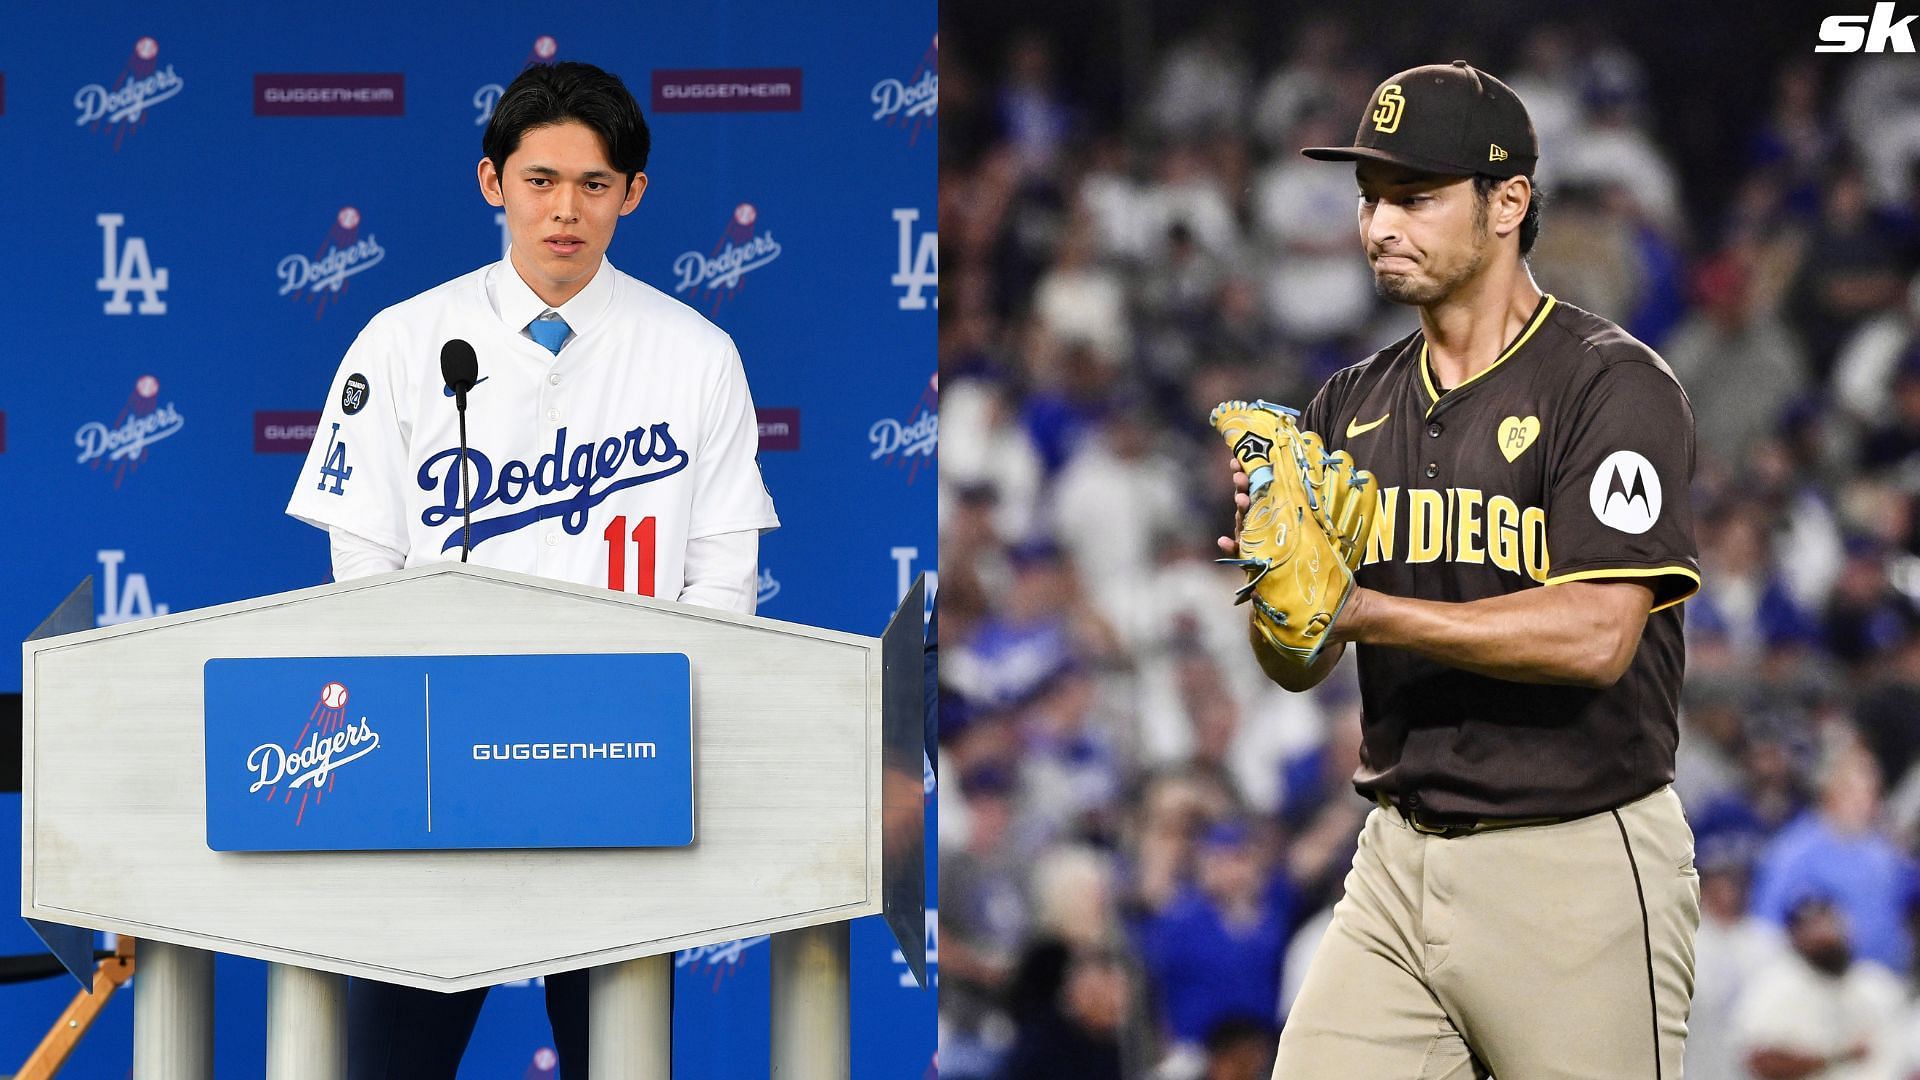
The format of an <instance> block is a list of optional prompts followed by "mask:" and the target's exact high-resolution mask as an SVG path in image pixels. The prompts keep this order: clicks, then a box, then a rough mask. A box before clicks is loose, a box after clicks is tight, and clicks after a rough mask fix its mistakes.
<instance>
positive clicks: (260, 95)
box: [253, 71, 407, 116]
mask: <svg viewBox="0 0 1920 1080" xmlns="http://www.w3.org/2000/svg"><path fill="white" fill-rule="evenodd" d="M406 113H407V77H406V76H405V75H403V74H401V73H399V72H397V71H395V72H364V73H357V74H356V73H337V74H294V75H288V74H260V75H255V76H254V77H253V115H255V116H405V115H406Z"/></svg>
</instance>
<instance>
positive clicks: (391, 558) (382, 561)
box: [327, 529, 407, 581]
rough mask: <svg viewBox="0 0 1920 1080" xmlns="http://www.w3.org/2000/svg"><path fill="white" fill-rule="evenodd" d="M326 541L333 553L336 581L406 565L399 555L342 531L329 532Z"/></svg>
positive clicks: (405, 558) (329, 530) (387, 548)
mask: <svg viewBox="0 0 1920 1080" xmlns="http://www.w3.org/2000/svg"><path fill="white" fill-rule="evenodd" d="M327 539H328V541H329V543H328V546H329V547H330V548H331V550H332V556H333V580H335V581H352V580H353V579H354V578H362V577H370V576H372V575H374V574H384V573H386V572H387V571H389V570H398V569H400V568H401V567H402V566H405V565H406V563H407V557H406V555H404V554H402V553H401V552H398V551H395V550H393V549H392V548H390V547H387V546H385V545H383V544H376V543H374V542H373V541H371V540H369V539H367V538H366V537H364V536H360V535H358V534H357V533H350V532H348V531H346V530H345V529H328V530H327Z"/></svg>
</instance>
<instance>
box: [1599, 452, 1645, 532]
mask: <svg viewBox="0 0 1920 1080" xmlns="http://www.w3.org/2000/svg"><path fill="white" fill-rule="evenodd" d="M1587 502H1588V503H1589V505H1591V506H1592V507H1593V516H1594V517H1597V518H1599V519H1600V523H1601V524H1602V525H1605V526H1607V527H1609V528H1613V529H1618V530H1620V531H1621V532H1624V533H1633V534H1635V535H1638V534H1640V533H1643V532H1646V531H1647V530H1648V529H1651V528H1653V523H1654V522H1656V521H1659V520H1660V474H1659V473H1657V472H1655V471H1654V468H1653V463H1652V462H1650V461H1648V460H1647V459H1646V458H1644V457H1642V456H1640V455H1639V454H1637V453H1634V452H1633V451H1632V450H1615V451H1614V452H1613V453H1611V454H1608V455H1607V459H1606V460H1605V461H1602V462H1601V463H1600V467H1599V468H1598V469H1595V470H1594V473H1593V482H1592V483H1591V484H1589V485H1588V487H1587Z"/></svg>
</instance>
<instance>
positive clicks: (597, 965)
mask: <svg viewBox="0 0 1920 1080" xmlns="http://www.w3.org/2000/svg"><path fill="white" fill-rule="evenodd" d="M922 588H923V584H920V583H916V585H915V586H914V588H913V590H912V592H911V594H910V595H909V596H908V597H907V598H906V599H905V601H904V602H903V603H902V605H901V607H900V609H899V611H897V612H896V613H895V615H894V617H893V619H892V622H891V624H890V625H889V626H888V628H887V630H886V632H885V633H884V634H883V635H882V636H881V637H863V636H860V635H856V634H848V633H841V632H837V631H832V630H825V629H821V628H818V627H812V626H803V625H798V624H794V623H785V622H779V621H776V620H772V619H765V618H757V617H751V616H741V615H734V614H730V613H726V612H719V611H713V610H709V609H705V608H696V607H689V606H686V605H682V604H677V603H671V602H667V601H661V600H652V599H647V598H641V597H634V596H627V595H622V594H619V593H615V592H611V591H607V590H602V589H594V588H587V587H583V586H577V585H571V584H566V583H562V582H555V581H550V580H547V579H544V578H536V577H531V576H528V575H524V574H517V573H511V572H508V571H502V570H495V569H488V568H482V567H477V566H472V565H463V564H460V563H452V562H448V563H436V564H433V565H430V566H422V567H415V568H412V569H409V570H401V571H397V572H394V573H390V574H383V575H380V576H376V577H369V578H362V579H359V580H355V581H350V582H345V583H341V584H334V585H326V586H321V587H318V588H312V589H302V590H298V591H295V592H288V593H281V594H277V595H274V596H266V597H261V598H259V599H254V600H246V601H241V602H238V603H233V604H224V605H221V606H218V607H211V608H205V609H201V610H196V611H185V612H179V613H176V614H172V615H167V616H163V617H160V618H156V619H151V620H147V621H143V622H138V623H129V624H125V625H120V626H113V627H105V628H101V629H89V630H83V631H80V632H77V633H66V634H59V635H57V636H47V637H39V638H36V639H34V640H29V641H28V642H26V643H25V645H24V671H23V674H22V682H21V685H22V689H23V695H24V700H23V714H24V715H23V722H24V739H25V746H24V754H23V761H24V768H23V776H22V781H23V783H22V835H21V859H22V873H21V878H22V893H21V914H22V915H24V916H26V917H27V918H28V919H30V920H36V921H38V922H40V923H45V924H60V925H63V926H67V927H83V928H87V929H88V930H105V931H112V932H115V933H120V934H125V935H129V936H131V937H134V938H137V939H139V941H140V957H139V965H140V967H139V975H138V977H137V979H136V980H135V1036H134V1040H135V1055H134V1073H135V1076H136V1077H138V1078H140V1080H148V1078H174V1077H181V1078H185V1077H203V1076H207V1075H210V1074H211V1067H212V1061H211V1058H212V1000H213V999H212V958H211V954H210V951H211V952H226V953H234V954H238V955H241V956H251V957H256V958H259V959H262V960H267V961H271V962H272V963H273V964H274V967H273V968H272V969H271V971H270V975H269V991H268V997H269V1000H268V1050H267V1058H268V1061H267V1063H266V1074H267V1075H268V1076H270V1077H275V1078H280V1077H337V1076H341V1075H343V1073H344V1062H345V1046H344V1043H345V979H344V978H343V977H344V976H347V975H353V976H358V977H363V978H370V979H378V980H383V981H386V982H391V983H398V984H402V985H406V986H414V987H423V988H428V989H434V990H440V991H455V990H463V989H468V988H471V987H478V986H487V985H492V984H495V983H500V982H505V981H508V980H514V979H525V978H530V977H533V976H538V975H546V974H550V973H554V972H559V971H568V970H573V969H577V968H588V967H590V968H593V969H594V970H593V973H592V976H591V980H590V984H591V987H592V990H591V993H592V997H591V1012H590V1026H591V1032H592V1042H591V1047H592V1048H591V1056H592V1070H593V1073H594V1076H595V1077H596V1078H597V1080H612V1078H619V1077H642V1078H658V1080H667V1078H668V1077H669V1075H670V1061H671V1035H670V1033H671V1030H672V1027H671V1009H670V1002H671V996H670V989H671V986H670V978H671V974H672V967H671V959H672V957H671V954H672V953H673V952H674V951H675V950H678V949H684V948H690V947H693V946H698V945H706V944H714V943H719V942H725V941H730V940H734V939H737V938H742V937H747V936H751V935H756V934H773V935H774V939H773V940H774V949H773V965H774V967H773V997H774V1000H773V1003H772V1027H773V1030H772V1041H773V1061H772V1062H771V1071H772V1074H773V1075H774V1076H777V1077H782V1078H786V1077H794V1078H805V1080H813V1078H821V1080H825V1078H836V1080H844V1078H845V1077H846V1076H847V1075H848V1071H849V1063H850V1054H849V1046H848V1004H847V959H848V945H847V942H848V936H847V926H846V923H847V920H850V919H856V918H860V917H862V916H866V915H874V914H885V915H886V916H887V920H888V923H889V925H891V926H892V927H893V929H894V932H895V935H896V937H897V938H898V940H899V944H900V947H901V950H902V952H903V953H904V954H905V955H906V957H907V958H908V963H909V965H910V966H911V967H912V968H913V970H914V972H915V974H916V975H917V976H919V977H920V979H921V981H922V984H923V985H924V982H925V923H924V907H925V895H924V880H925V879H924V868H923V864H922V859H923V851H922V847H923V840H922V837H923V832H922V829H923V824H922V817H921V814H922V806H923V802H922V799H923V790H922V775H923V774H922V752H923V746H922V741H923V736H922V727H921V710H922V708H923V699H922V674H921V671H922V660H921V642H922V617H921V611H922V605H923V600H922ZM82 589H83V590H86V591H87V593H88V596H89V597H90V585H83V586H82ZM69 609H78V610H84V611H89V612H90V611H91V600H90V599H88V600H86V601H85V603H84V607H82V606H80V605H78V604H75V603H72V602H71V601H70V603H69V604H68V605H63V610H69ZM53 629H58V627H53ZM660 652H672V653H684V654H686V655H687V657H688V658H689V662H690V666H691V671H692V716H693V792H694V822H695V830H696V831H695V840H694V842H693V844H692V845H690V846H686V847H670V848H567V849H509V850H435V851H326V852H216V851H213V850H211V849H210V848H209V847H208V845H207V822H206V806H207V799H206V788H205V776H206V751H205V745H204V741H203V730H202V710H203V681H202V677H203V676H202V673H203V668H204V666H205V665H206V663H207V661H209V660H213V659H217V658H230V657H239V658H253V657H361V656H389V657H390V656H429V655H437V656H445V655H455V654H458V655H468V656H490V655H515V654H553V653H562V654H566V653H660ZM606 689H607V692H608V693H617V692H618V688H617V687H608V688H606ZM440 723H449V724H457V723H458V718H457V717H451V718H448V719H446V720H444V721H443V720H441V719H439V718H436V719H435V724H436V725H438V724H440ZM56 951H58V950H56Z"/></svg>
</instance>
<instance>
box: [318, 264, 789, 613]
mask: <svg viewBox="0 0 1920 1080" xmlns="http://www.w3.org/2000/svg"><path fill="white" fill-rule="evenodd" d="M490 287H491V288H492V289H493V290H494V293H493V294H492V297H490V292H489V290H490ZM525 289H526V287H525V285H524V284H523V283H521V282H520V280H519V278H518V275H517V274H516V273H515V271H514V269H513V267H512V265H511V264H510V263H509V262H506V261H504V260H503V261H502V262H500V263H496V264H494V265H493V266H489V267H483V268H481V269H479V270H476V271H474V272H473V273H471V274H467V275H465V276H463V277H460V278H456V279H454V280H453V281H450V282H447V283H446V284H444V285H441V286H439V287H438V288H435V289H431V290H429V291H427V292H424V293H421V294H420V295H419V296H416V297H413V298H412V299H410V300H407V301H404V302H402V303H399V304H396V305H394V306H393V307H390V308H388V309H386V310H385V311H382V312H381V313H380V314H378V315H376V316H374V318H373V320H372V321H371V322H369V323H368V324H367V326H366V329H364V330H362V331H361V333H360V336H359V337H358V338H357V339H356V340H355V341H354V343H353V346H352V347H351V348H350V349H348V350H347V355H346V358H345V359H344V360H343V361H341V364H340V370H339V372H338V373H337V374H336V375H335V376H334V380H333V390H332V393H331V395H330V397H329V398H328V400H327V406H326V410H325V412H323V413H322V414H321V417H320V426H319V429H318V431H317V432H316V434H315V436H314V441H313V446H312V447H311V448H310V449H309V450H308V451H307V460H306V465H305V466H304V468H303V469H302V470H301V473H300V479H299V481H298V483H296V484H295V486H294V492H293V498H292V499H291V500H290V501H289V502H288V504H287V513H289V514H291V515H293V516H294V517H297V518H299V519H300V520H302V521H305V522H307V523H309V524H312V525H316V526H319V527H321V528H329V527H332V528H338V529H342V530H344V531H346V532H350V533H353V534H355V535H358V536H360V537H363V538H364V539H367V540H370V541H373V542H374V543H376V544H380V545H382V546H384V547H388V548H391V549H393V550H395V551H399V552H403V553H405V556H406V565H407V566H418V565H420V564H422V563H429V562H435V561H440V560H446V559H458V558H459V557H460V547H461V514H460V508H461V504H462V496H461V491H460V481H461V475H460V468H459V460H460V437H459V416H458V414H457V413H456V411H455V409H454V401H453V395H452V393H451V392H450V391H448V390H447V388H446V385H445V383H444V382H443V380H442V379H441V375H440V349H441V346H442V345H444V344H445V343H446V342H448V341H450V340H453V339H455V338H458V339H462V340H465V341H467V342H469V343H471V344H472V345H473V349H474V352H475V353H476V354H477V355H478V357H479V362H480V371H479V381H478V382H476V383H475V384H474V386H473V389H472V390H470V391H468V393H467V444H468V447H469V453H468V466H467V472H466V475H467V484H468V505H470V506H471V508H472V519H473V526H472V529H473V531H472V545H473V549H472V554H471V556H470V559H471V560H472V561H473V562H476V563H481V564H484V565H487V566H496V567H501V568H503V569H508V570H518V571H521V572H524V573H529V574H537V575H539V576H542V577H548V578H556V579H559V580H563V581H571V582H577V583H580V584H588V585H602V584H603V585H606V586H607V587H609V588H612V589H616V590H619V591H622V592H638V593H640V594H642V595H646V596H656V597H662V598H664V599H669V600H672V599H676V598H677V597H678V596H679V593H680V590H681V587H682V585H683V584H684V571H685V557H686V548H687V542H688V541H689V540H695V539H699V538H701V537H707V536H714V535H717V534H720V533H728V532H741V531H745V530H749V529H752V530H758V531H764V530H767V529H773V528H777V527H778V526H779V524H780V522H779V519H778V518H777V517H776V516H775V514H774V509H773V499H772V498H771V496H769V495H768V493H767V490H766V487H765V485H764V484H763V483H762V481H761V479H760V470H759V467H758V463H757V462H756V461H755V453H756V451H757V450H758V448H759V426H758V424H757V422H756V420H755V416H754V409H753V399H752V397H751V395H750V394H749V393H748V390H747V379H746V373H745V371H744V369H743V368H742V367H741V364H740V355H739V353H738V352H737V351H736V350H735V349H734V345H733V341H732V339H731V338H729V337H728V336H727V334H726V333H725V332H724V331H722V330H720V329H719V328H718V327H716V326H714V325H713V324H712V323H710V322H708V321H707V320H706V319H704V318H702V317H701V316H700V315H698V314H697V313H695V312H694V311H693V309H691V308H689V307H687V306H686V305H684V304H682V303H680V302H679V301H677V300H673V299H671V298H669V297H667V296H666V295H664V294H662V293H661V292H659V291H658V290H656V289H654V288H652V287H651V286H648V285H646V284H644V283H642V282H640V281H637V280H635V279H633V278H631V277H628V276H627V275H625V274H622V273H620V272H619V271H618V270H615V269H614V268H613V266H612V265H611V264H609V263H605V262H603V263H602V264H601V266H600V269H599V270H598V271H597V272H596V274H595V280H594V281H592V282H590V283H589V284H588V286H587V288H586V289H583V290H582V291H581V293H580V295H579V296H577V297H576V298H575V299H574V300H571V301H569V302H568V303H567V304H566V305H565V306H564V307H563V309H562V314H564V315H567V316H569V323H570V324H572V325H573V329H574V337H573V338H571V339H570V340H568V341H567V343H566V344H565V345H564V346H563V347H562V348H561V349H560V352H559V354H558V355H557V356H556V355H555V354H553V353H551V352H549V351H548V350H547V349H546V348H545V347H543V346H541V345H540V344H538V343H536V342H535V341H533V340H531V339H530V338H529V337H527V336H526V335H525V334H522V333H521V332H520V331H521V329H522V327H523V326H524V322H522V323H521V325H519V326H515V325H510V322H511V321H512V319H513V318H514V317H515V316H517V315H519V314H521V313H520V312H518V311H516V310H515V309H516V307H520V306H524V300H525ZM515 290H519V292H516V291H515ZM508 296H513V297H515V298H516V299H518V300H521V301H522V303H520V304H509V303H505V302H501V303H500V304H499V309H498V310H496V306H495V298H505V297H508ZM536 302H537V301H536ZM538 310H539V309H538V308H537V307H536V308H535V309H534V311H535V312H536V313H537V311H538ZM501 311H511V312H514V315H510V316H503V315H502V314H501V313H500V312H501Z"/></svg>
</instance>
